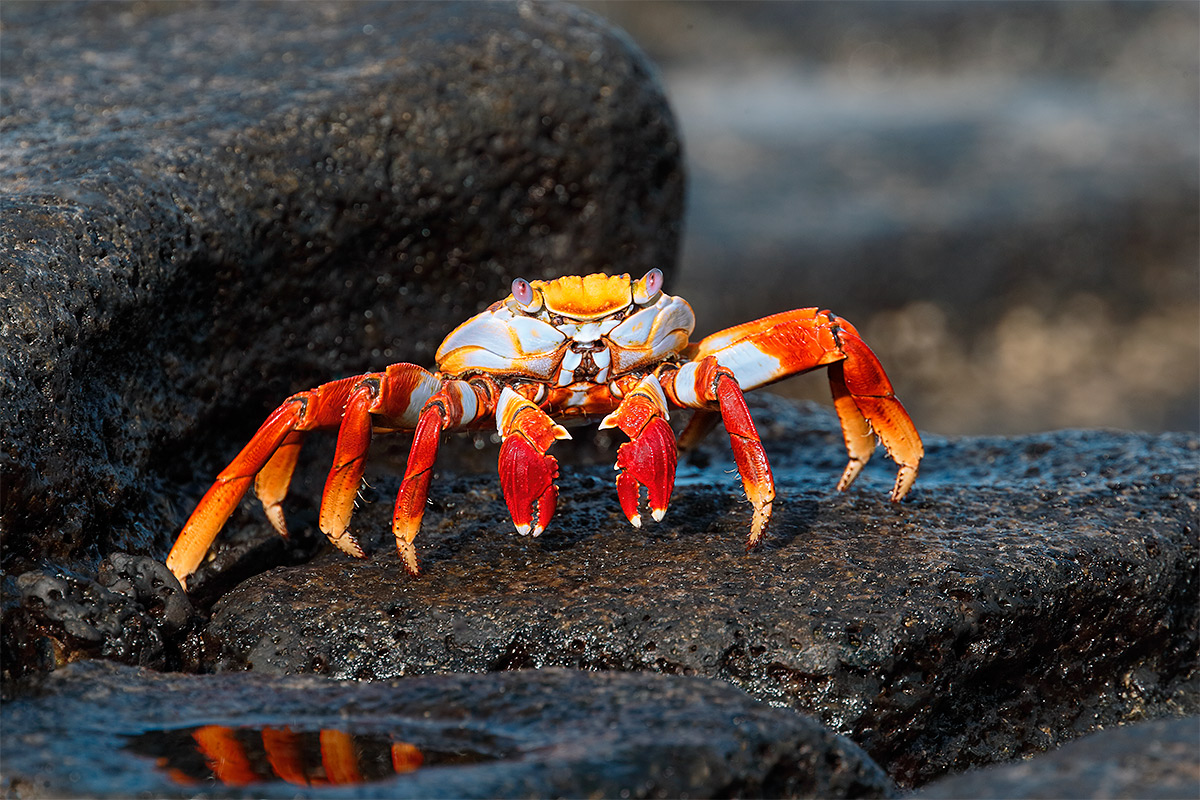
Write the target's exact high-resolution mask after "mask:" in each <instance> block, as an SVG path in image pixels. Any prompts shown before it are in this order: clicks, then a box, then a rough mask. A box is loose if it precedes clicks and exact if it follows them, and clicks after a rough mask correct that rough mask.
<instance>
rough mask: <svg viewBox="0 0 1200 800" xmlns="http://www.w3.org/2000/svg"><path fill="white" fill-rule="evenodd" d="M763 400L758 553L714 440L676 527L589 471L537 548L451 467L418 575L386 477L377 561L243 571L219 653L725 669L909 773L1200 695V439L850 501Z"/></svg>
mask: <svg viewBox="0 0 1200 800" xmlns="http://www.w3.org/2000/svg"><path fill="white" fill-rule="evenodd" d="M752 407H753V409H754V413H755V417H756V420H757V422H758V425H759V429H760V431H762V433H763V435H764V438H765V440H766V442H767V450H768V453H769V455H770V456H771V458H772V461H773V464H774V466H775V468H776V476H777V480H778V484H779V491H778V496H777V500H776V504H775V516H774V520H773V522H772V524H771V528H770V529H769V530H770V533H769V536H768V537H767V539H766V541H765V543H764V544H763V546H761V547H760V548H759V549H758V550H756V551H755V552H752V553H749V554H746V553H744V552H743V546H742V542H743V541H744V537H745V535H746V533H747V528H748V525H749V514H748V509H747V507H746V506H745V504H744V501H743V500H742V499H741V487H740V485H739V484H738V482H737V479H736V477H735V476H733V475H731V474H729V473H730V472H731V471H732V470H733V464H732V460H731V459H730V458H729V456H728V449H727V448H728V445H727V442H723V441H720V439H721V438H723V437H718V436H715V435H714V437H713V442H711V443H710V444H707V445H706V446H705V448H704V450H703V451H701V453H700V454H699V456H698V458H697V459H695V460H694V461H693V462H691V463H688V462H686V461H685V462H684V463H683V465H682V468H681V470H680V481H679V485H678V487H677V489H676V493H675V497H674V499H673V501H672V506H671V509H670V511H669V512H668V514H667V517H666V519H665V520H664V521H663V522H662V523H660V524H658V525H652V524H650V525H647V526H645V527H643V528H642V529H640V530H637V529H632V528H630V526H629V525H628V524H627V523H626V522H625V520H624V518H623V517H622V515H621V513H620V510H619V507H618V505H617V501H616V497H615V492H614V489H613V485H612V471H611V467H608V466H587V465H574V464H571V463H570V462H569V461H566V460H564V463H563V464H562V465H561V471H562V474H561V477H560V484H561V487H562V492H561V497H560V500H559V510H558V515H557V516H556V518H555V521H554V523H553V524H552V526H551V528H549V529H548V530H547V531H546V533H544V534H543V535H542V536H541V538H539V539H533V540H531V539H525V538H521V537H518V536H516V535H514V533H513V531H512V524H511V521H510V520H509V519H508V517H507V512H506V509H505V506H504V503H503V500H502V498H501V496H500V493H499V487H498V481H497V479H496V478H495V476H494V475H493V474H488V475H483V476H469V475H455V474H452V473H450V472H449V471H446V470H443V474H442V475H441V476H439V477H438V479H437V480H436V481H435V483H434V484H433V487H432V490H431V503H432V504H431V506H430V508H429V510H428V512H427V515H426V517H425V522H424V527H423V530H422V533H421V535H420V537H419V538H418V540H417V543H418V546H419V551H420V555H421V557H422V565H423V570H424V572H423V574H422V575H421V576H420V577H419V578H417V579H412V578H409V577H407V576H406V575H405V573H404V571H403V569H402V568H401V566H400V564H399V563H398V560H397V558H396V556H395V554H394V552H393V551H392V549H391V547H390V546H389V545H388V543H387V542H386V539H385V537H386V535H387V533H388V531H389V530H390V527H389V523H390V519H389V517H390V512H391V502H390V499H391V496H392V493H394V491H395V489H396V487H397V483H398V481H397V480H396V479H395V477H394V476H382V477H371V476H370V472H369V481H370V482H371V483H372V485H373V486H374V489H373V490H371V492H370V493H369V494H368V499H373V500H374V502H368V503H366V504H364V505H363V507H361V508H359V510H358V512H357V515H356V517H355V523H354V525H355V530H357V531H358V532H359V534H360V536H362V537H363V538H364V539H365V540H366V541H368V542H373V544H374V546H375V547H376V548H378V549H377V551H376V552H375V553H374V554H373V555H372V556H371V557H370V558H368V559H367V560H365V561H355V560H353V559H349V558H346V557H345V556H343V555H341V554H340V553H332V552H329V553H326V554H324V555H322V556H320V557H318V558H317V559H316V560H314V561H313V562H311V563H309V564H306V565H304V566H298V567H289V568H279V569H274V570H272V571H270V572H266V573H264V574H261V575H258V576H256V577H254V578H251V579H249V580H247V581H245V582H243V583H242V584H240V585H239V586H238V587H237V588H236V589H234V590H233V591H232V592H230V593H228V594H227V595H225V596H224V597H223V598H221V600H220V601H218V602H217V604H216V605H215V606H214V607H213V614H212V620H211V623H210V625H209V626H208V628H207V629H206V631H205V634H204V636H205V640H206V645H207V649H206V656H205V658H206V663H208V664H209V665H210V666H211V667H212V668H214V669H219V670H228V669H235V670H242V669H251V670H254V671H256V672H264V673H270V674H290V673H303V672H317V673H322V674H326V675H331V676H335V677H340V678H353V679H362V680H377V679H387V678H392V677H396V676H401V675H413V674H419V673H437V672H451V671H454V672H478V671H489V670H504V669H518V668H527V667H545V666H560V667H575V668H578V669H585V670H595V669H611V670H650V671H656V672H664V673H673V674H694V675H706V676H711V677H717V678H721V679H724V680H727V681H730V682H732V683H734V684H736V685H739V686H741V687H743V688H745V689H746V690H747V691H749V692H750V693H751V694H753V695H755V696H757V697H759V698H761V699H764V700H769V701H771V702H774V703H779V704H784V705H788V706H791V707H793V708H795V709H797V710H800V711H802V712H804V713H808V714H812V715H813V716H816V717H818V718H819V719H821V720H822V721H823V722H825V724H827V725H829V726H830V727H831V728H833V729H834V730H836V731H838V732H839V733H843V734H845V735H847V736H849V737H850V738H852V739H853V740H854V741H856V742H857V743H859V744H860V745H862V746H863V747H864V748H865V749H866V750H867V751H868V752H869V753H871V755H872V756H873V757H874V758H875V759H876V760H877V761H878V762H879V763H880V764H881V765H882V766H883V767H884V768H885V769H886V770H887V771H888V772H889V774H891V775H892V776H893V777H894V778H896V779H897V780H898V781H899V782H900V783H901V784H902V785H909V786H912V785H919V784H922V783H925V782H927V781H929V780H931V779H932V778H935V777H937V776H939V775H943V774H946V773H948V772H956V771H962V770H965V769H967V768H970V767H973V766H978V765H982V764H988V763H994V762H998V761H1004V760H1009V759H1012V758H1015V757H1018V756H1021V755H1024V754H1028V753H1033V752H1038V751H1041V750H1045V749H1048V748H1051V747H1054V746H1056V745H1057V744H1059V743H1061V742H1063V741H1066V740H1068V739H1071V738H1073V737H1076V736H1079V735H1081V734H1083V733H1086V732H1088V731H1091V730H1095V729H1096V728H1098V727H1100V726H1104V725H1111V724H1115V723H1118V722H1122V721H1125V720H1133V719H1140V718H1144V717H1154V716H1162V715H1169V714H1178V713H1183V712H1186V711H1187V710H1188V709H1194V708H1196V706H1197V697H1198V696H1200V693H1197V691H1196V674H1195V669H1196V663H1197V661H1196V656H1197V615H1198V614H1200V603H1198V602H1197V600H1198V594H1197V591H1198V590H1197V582H1196V581H1197V570H1198V565H1200V556H1198V548H1197V537H1196V520H1197V518H1198V511H1200V497H1198V489H1197V477H1198V476H1197V456H1198V453H1200V449H1198V448H1200V443H1198V442H1197V439H1196V437H1195V436H1191V435H1185V434H1164V435H1146V434H1132V433H1116V432H1103V431H1063V432H1056V433H1047V434H1038V435H1034V436H1027V437H1019V438H1012V439H1001V438H968V439H953V440H949V439H942V438H938V437H929V440H928V442H927V445H928V456H927V459H926V461H925V463H924V464H923V468H922V474H921V477H920V478H919V480H918V482H917V485H916V488H915V489H914V491H913V494H912V496H911V499H910V500H909V501H907V502H905V503H903V504H902V505H900V506H896V505H893V504H891V503H889V502H887V489H888V488H889V487H890V485H891V480H892V468H893V465H892V464H891V463H890V462H888V461H887V460H886V459H884V458H883V457H882V456H881V457H879V458H877V459H876V460H875V461H873V462H872V463H871V464H870V465H868V467H867V469H866V471H865V472H864V474H863V476H862V477H861V478H860V484H859V485H857V486H856V487H855V488H854V489H853V490H851V491H850V492H848V493H846V494H838V493H836V492H834V491H832V485H833V483H834V482H835V480H836V477H837V475H838V474H839V472H840V469H841V465H842V461H843V459H844V451H843V449H842V445H841V442H840V436H839V435H838V433H837V423H836V419H835V418H834V417H833V415H832V414H831V413H829V412H826V411H823V410H819V409H816V408H814V407H809V406H803V405H793V404H791V403H790V402H788V401H784V400H782V399H778V398H771V397H769V396H763V395H761V394H760V395H755V396H753V399H752ZM705 462H706V463H705ZM701 463H704V464H705V465H704V466H700V464H701ZM259 528H260V531H261V535H262V536H264V537H269V536H273V535H274V534H273V533H270V532H269V527H268V526H267V525H266V523H265V522H260V523H259Z"/></svg>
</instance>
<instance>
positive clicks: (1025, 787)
mask: <svg viewBox="0 0 1200 800" xmlns="http://www.w3.org/2000/svg"><path fill="white" fill-rule="evenodd" d="M961 797H1006V798H1012V800H1018V798H1021V799H1023V798H1063V797H1088V798H1092V800H1108V799H1109V798H1130V800H1133V799H1134V798H1137V800H1184V799H1185V798H1193V797H1200V717H1184V718H1182V719H1169V720H1156V721H1154V722H1144V723H1140V724H1136V725H1122V726H1120V727H1117V728H1113V729H1110V730H1104V731H1100V732H1099V733H1094V734H1091V735H1090V736H1085V737H1083V738H1082V739H1080V740H1078V741H1075V742H1070V743H1068V744H1065V745H1063V747H1062V748H1061V749H1059V750H1056V751H1054V752H1052V753H1047V754H1045V755H1041V756H1037V757H1035V758H1032V759H1030V760H1028V761H1023V762H1020V763H1017V764H1004V765H1000V766H995V767H989V768H987V769H981V770H974V771H972V772H968V773H966V774H964V775H956V776H954V777H950V778H945V779H944V780H940V781H937V782H936V783H934V784H931V785H930V786H927V787H925V788H924V789H922V790H921V791H919V792H917V793H916V794H914V795H912V800H942V798H945V799H946V800H953V798H961Z"/></svg>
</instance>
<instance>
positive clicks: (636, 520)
mask: <svg viewBox="0 0 1200 800" xmlns="http://www.w3.org/2000/svg"><path fill="white" fill-rule="evenodd" d="M629 524H630V525H632V526H633V527H635V528H640V527H642V515H641V514H630V515H629Z"/></svg>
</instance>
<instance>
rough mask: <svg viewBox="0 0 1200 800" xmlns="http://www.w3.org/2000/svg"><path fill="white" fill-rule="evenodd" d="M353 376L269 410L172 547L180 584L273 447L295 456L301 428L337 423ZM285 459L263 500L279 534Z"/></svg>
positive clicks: (173, 567)
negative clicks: (281, 448)
mask: <svg viewBox="0 0 1200 800" xmlns="http://www.w3.org/2000/svg"><path fill="white" fill-rule="evenodd" d="M357 380H358V378H343V379H342V380H338V381H332V382H330V383H325V384H321V385H320V386H318V387H316V388H315V389H309V390H308V391H305V392H300V393H298V394H294V395H292V396H291V397H289V398H288V399H287V400H285V401H284V402H283V404H282V405H280V406H279V408H277V409H275V410H274V411H273V412H271V415H270V416H269V417H267V420H266V421H265V422H264V423H263V424H262V425H261V426H260V427H259V429H258V431H257V432H256V433H255V434H254V436H253V437H251V439H250V441H249V442H248V443H247V444H246V446H245V447H243V448H242V451H241V452H240V453H238V454H237V456H236V457H234V459H233V461H231V462H230V463H229V466H227V467H225V469H223V470H222V471H221V473H220V474H219V475H218V476H217V479H216V481H215V482H214V483H213V485H212V486H211V487H210V488H209V490H208V491H207V492H206V493H205V494H204V497H203V498H202V499H201V500H200V503H199V504H198V505H197V506H196V510H195V511H193V512H192V515H191V517H189V518H188V521H187V523H186V524H185V525H184V526H183V531H182V532H181V533H180V534H179V538H178V539H177V540H176V541H175V545H174V546H173V547H172V548H171V552H170V554H169V555H168V556H167V561H166V564H167V567H168V568H169V569H170V570H171V572H173V573H174V574H175V577H177V578H178V579H179V582H180V583H181V584H185V581H186V579H187V576H188V575H191V574H192V573H193V572H195V571H196V567H198V566H199V565H200V561H201V560H202V559H203V558H204V554H205V553H206V552H208V548H209V546H210V545H211V544H212V542H213V540H214V539H215V538H217V534H218V533H219V532H220V531H221V528H222V527H224V525H225V522H226V520H228V519H229V515H230V514H232V513H233V510H234V509H235V508H237V505H238V502H239V501H240V500H241V499H242V495H244V494H245V493H246V490H247V489H248V488H249V487H250V483H251V482H252V481H253V480H254V476H255V475H256V474H258V472H259V471H260V470H262V469H263V467H264V466H265V465H267V464H268V463H269V462H270V461H272V460H273V459H272V456H273V455H274V454H275V453H276V452H277V450H278V449H279V448H280V447H281V446H284V445H285V444H286V448H285V452H286V453H290V454H293V457H294V454H295V452H296V451H297V450H298V448H299V445H300V438H301V436H302V432H304V431H310V430H317V429H319V428H334V427H337V425H338V424H339V423H340V422H341V418H342V407H343V406H344V405H345V402H346V397H347V395H348V393H349V391H350V387H351V386H352V385H353V384H354V382H355V381H357ZM287 458H288V456H285V458H284V459H281V461H279V462H276V463H275V464H274V469H271V470H268V471H269V472H270V476H269V478H268V480H267V481H266V482H265V483H266V485H267V486H268V493H267V496H266V497H265V498H264V500H263V504H264V506H265V507H266V509H267V516H268V518H270V519H271V523H272V524H273V525H274V526H275V528H276V530H279V531H280V532H281V533H283V531H285V530H286V528H283V527H282V525H283V515H282V513H281V512H280V511H279V510H278V508H277V506H278V501H279V500H281V499H282V497H283V495H284V494H285V493H286V492H287V483H288V481H289V480H290V478H291V468H292V467H291V466H289V465H288V464H287V463H286V460H287ZM185 585H186V584H185Z"/></svg>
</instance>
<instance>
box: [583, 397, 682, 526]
mask: <svg viewBox="0 0 1200 800" xmlns="http://www.w3.org/2000/svg"><path fill="white" fill-rule="evenodd" d="M600 427H601V428H620V429H621V430H622V431H623V432H624V433H625V434H626V435H627V436H628V437H629V441H628V442H626V443H625V444H623V445H621V447H620V449H618V450H617V465H616V466H617V469H618V470H620V474H619V475H617V499H618V500H620V502H621V510H622V511H624V512H625V518H626V519H628V520H629V522H630V524H632V525H633V526H634V527H635V528H640V527H641V526H642V515H641V512H640V510H639V509H638V501H639V495H640V494H641V487H642V486H645V487H646V495H647V497H646V499H647V502H648V504H649V506H650V516H652V517H653V518H654V521H655V522H658V521H659V520H661V519H662V518H663V515H664V514H666V513H667V504H668V503H669V502H670V500H671V492H672V491H673V490H674V489H675V467H676V465H677V462H678V453H677V448H676V446H675V433H674V432H673V431H672V430H671V426H670V425H668V424H667V399H666V396H665V395H664V394H663V390H662V386H661V385H660V384H659V382H658V379H657V378H655V377H654V376H652V375H651V376H648V377H646V378H644V379H643V380H642V381H641V382H640V383H639V384H638V385H637V386H636V387H634V389H633V391H632V392H630V393H629V394H627V395H626V396H625V398H624V399H623V400H622V401H621V405H620V406H618V407H617V410H616V411H614V412H613V413H611V414H609V415H608V416H607V417H605V418H604V419H603V421H601V423H600Z"/></svg>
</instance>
